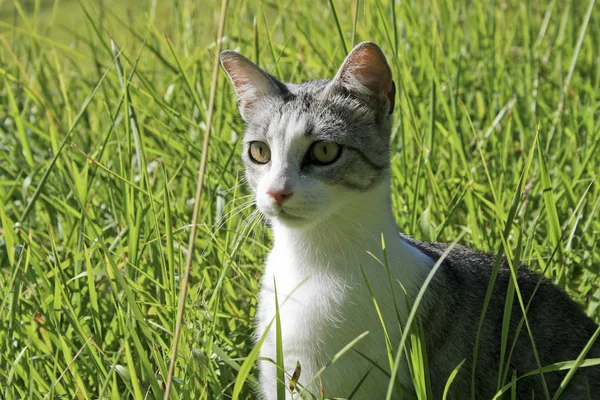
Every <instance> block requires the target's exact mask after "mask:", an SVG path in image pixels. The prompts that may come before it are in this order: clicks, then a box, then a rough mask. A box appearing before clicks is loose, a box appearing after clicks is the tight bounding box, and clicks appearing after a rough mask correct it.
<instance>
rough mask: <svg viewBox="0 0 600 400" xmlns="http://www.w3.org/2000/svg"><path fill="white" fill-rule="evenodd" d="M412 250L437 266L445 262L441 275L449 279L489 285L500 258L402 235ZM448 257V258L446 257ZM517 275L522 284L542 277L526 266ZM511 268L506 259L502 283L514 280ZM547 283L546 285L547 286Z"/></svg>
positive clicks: (456, 245) (464, 247)
mask: <svg viewBox="0 0 600 400" xmlns="http://www.w3.org/2000/svg"><path fill="white" fill-rule="evenodd" d="M402 237H403V239H404V240H406V241H407V242H408V243H409V244H410V245H411V246H413V247H414V248H416V249H418V250H419V251H421V252H422V253H423V254H425V255H427V256H428V257H429V258H431V260H432V261H433V262H434V263H437V262H438V261H439V260H440V259H442V261H441V271H443V273H444V274H446V275H449V277H451V278H453V279H455V280H458V281H463V280H484V281H487V280H488V279H489V277H490V275H491V274H492V271H493V269H494V264H495V263H496V258H497V256H496V255H495V254H491V253H487V252H484V251H480V250H476V249H472V248H470V247H467V246H464V245H461V244H452V243H440V242H425V241H420V240H417V239H414V238H412V237H409V236H405V235H402ZM445 253H447V254H445ZM515 267H517V270H518V272H517V275H518V277H519V281H521V282H531V283H533V284H536V283H537V282H538V281H539V279H540V275H539V274H538V273H537V272H535V271H533V270H531V269H530V268H529V267H528V266H526V265H518V266H515ZM510 273H511V272H510V267H509V264H508V262H507V260H506V258H505V257H502V258H501V260H500V266H499V270H498V279H500V280H501V281H506V280H508V279H510ZM543 283H545V282H543Z"/></svg>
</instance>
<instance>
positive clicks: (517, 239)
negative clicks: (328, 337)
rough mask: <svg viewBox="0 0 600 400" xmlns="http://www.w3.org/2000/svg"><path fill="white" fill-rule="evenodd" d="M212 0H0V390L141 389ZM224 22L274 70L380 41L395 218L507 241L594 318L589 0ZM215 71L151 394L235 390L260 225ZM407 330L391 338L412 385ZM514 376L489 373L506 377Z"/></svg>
mask: <svg viewBox="0 0 600 400" xmlns="http://www.w3.org/2000/svg"><path fill="white" fill-rule="evenodd" d="M220 3H221V2H220V1H217V0H209V1H202V2H188V1H175V0H173V1H154V0H130V1H125V2H120V1H117V0H107V1H104V2H96V1H89V0H88V1H81V2H75V1H71V0H63V1H60V2H58V1H56V2H46V1H40V0H31V1H26V2H18V1H15V2H0V43H2V45H1V49H0V104H2V107H0V150H1V152H0V203H1V204H0V205H1V207H0V222H1V225H2V228H1V231H0V235H1V236H0V269H1V273H0V291H1V293H2V299H1V300H0V324H1V326H2V329H0V392H1V395H0V397H3V398H7V399H13V398H15V399H16V398H38V399H50V398H63V397H65V398H73V397H76V398H85V399H87V398H90V399H91V398H94V399H95V398H114V399H117V398H136V399H140V398H160V397H161V396H163V390H164V387H165V384H166V377H167V375H168V368H169V363H170V361H171V351H172V349H173V339H174V333H175V329H176V324H177V302H178V297H179V295H180V293H181V290H182V287H181V284H182V280H183V276H184V267H185V260H186V257H187V256H188V253H187V251H188V250H187V249H188V246H187V242H188V240H189V236H190V229H191V221H192V211H193V209H194V207H195V206H196V204H194V197H195V191H196V182H197V178H198V173H197V171H198V169H199V165H200V160H201V158H202V157H203V151H202V142H203V140H204V138H205V134H206V132H207V129H208V127H207V118H208V114H209V110H210V107H209V98H210V88H211V74H212V66H213V63H214V59H215V57H216V56H217V54H216V49H217V39H218V38H217V36H218V35H217V23H218V19H219V16H220ZM225 26H226V28H225V35H224V37H223V38H222V46H223V48H228V49H236V50H239V51H241V52H242V53H243V54H245V55H247V56H249V57H250V58H252V59H253V60H254V61H255V62H257V63H258V64H259V65H260V66H261V67H262V68H265V69H266V70H267V71H269V72H271V73H273V74H276V75H278V76H279V77H280V78H281V79H282V80H284V81H299V80H305V79H312V78H321V77H331V76H332V75H333V74H334V73H335V70H336V68H337V67H338V66H339V64H340V63H341V61H342V60H343V58H344V56H345V54H346V51H347V50H348V49H349V48H350V47H351V45H352V44H356V43H358V42H360V41H363V40H373V41H376V42H378V43H379V44H380V45H381V46H382V47H383V48H384V51H385V52H386V54H387V55H388V57H389V60H390V65H391V66H392V69H393V71H394V78H395V81H396V83H397V87H398V99H397V104H396V110H395V114H394V124H393V129H392V157H393V166H392V179H393V189H394V190H393V193H394V197H393V205H394V210H395V215H396V218H397V222H398V225H399V228H400V230H402V231H403V232H406V233H407V234H409V235H413V236H415V237H418V238H421V239H426V240H438V241H448V242H452V241H455V240H456V239H457V238H458V237H459V236H460V235H463V236H462V238H461V242H462V243H464V244H467V245H470V246H473V247H476V248H479V249H482V250H486V251H489V252H492V253H494V254H498V255H501V254H504V255H506V256H507V257H508V258H509V260H510V261H511V263H515V264H517V263H518V261H521V262H524V263H527V264H529V265H531V267H532V268H534V269H536V270H539V271H542V272H543V273H544V274H545V275H546V276H547V277H548V278H550V279H552V280H553V281H554V282H556V283H557V284H559V285H560V286H562V287H564V288H565V289H566V290H567V291H568V292H569V293H570V295H571V296H572V297H573V298H574V299H576V300H577V301H578V302H579V303H580V304H581V305H582V307H585V309H586V311H587V313H588V314H589V315H590V316H592V318H594V319H595V320H596V321H599V320H600V310H599V309H598V305H599V302H600V286H599V284H598V273H599V270H600V182H599V181H598V171H599V170H600V155H599V154H600V147H599V146H600V145H599V144H600V107H599V101H598V100H599V96H600V95H599V93H600V52H598V48H599V45H600V40H599V39H598V38H600V11H599V9H598V7H597V5H595V2H594V1H593V0H592V1H589V0H585V1H583V0H582V1H578V0H567V1H556V0H548V1H545V0H544V1H542V0H528V1H525V2H522V1H517V0H506V1H497V0H495V1H483V0H481V1H473V2H471V1H463V0H455V1H451V0H431V1H417V0H408V1H402V2H394V1H387V0H386V1H384V0H356V1H350V2H342V1H339V0H334V1H329V2H294V1H283V0H273V1H269V2H252V1H244V0H231V1H230V2H229V8H228V13H227V16H226V23H225ZM111 40H112V41H113V42H114V43H115V48H114V49H113V48H111V45H110V43H111ZM216 85H217V91H216V94H217V95H216V98H215V102H214V103H215V107H214V118H213V119H212V123H211V127H212V134H211V137H210V145H209V146H208V150H207V152H206V154H205V156H206V157H207V161H208V162H207V168H206V177H205V180H204V185H203V188H204V191H203V193H202V197H201V198H200V203H199V204H198V205H197V206H198V224H197V225H196V228H197V235H196V239H195V242H194V244H195V246H194V253H193V254H192V255H191V256H193V264H192V268H191V275H190V286H189V291H188V294H187V297H186V302H185V313H184V319H183V325H182V330H181V338H180V341H179V347H178V351H177V358H176V360H175V370H174V381H173V387H172V390H171V398H173V399H175V398H184V399H198V398H199V399H215V398H229V397H231V396H234V397H235V398H253V397H254V395H253V384H254V382H255V378H254V377H253V371H254V370H253V365H254V363H253V361H254V360H255V359H256V357H257V353H256V348H255V347H254V340H253V336H252V334H253V317H254V314H255V311H256V294H257V292H258V287H259V279H260V274H261V270H262V267H261V265H262V263H263V261H264V258H265V255H266V253H267V251H268V248H269V243H270V233H269V231H268V229H267V227H266V226H265V225H264V221H263V219H262V217H261V216H260V215H259V214H258V213H256V212H255V211H254V210H253V207H252V202H251V198H250V197H249V196H248V195H249V192H248V189H247V187H246V186H245V182H244V179H243V169H242V166H241V163H240V161H239V150H240V149H239V148H240V146H239V143H240V138H241V135H242V132H243V129H244V126H243V123H242V121H241V119H240V118H239V114H238V111H237V108H236V104H235V99H234V95H233V90H232V89H231V88H230V86H229V85H228V83H227V82H226V78H225V76H224V75H223V74H222V73H221V74H219V75H218V78H217V81H216ZM515 267H516V265H515ZM510 290H511V293H512V294H511V295H512V296H514V299H515V300H514V301H521V300H520V298H519V296H520V295H519V291H518V287H512V286H511V289H510ZM398 293H399V292H398ZM521 306H522V307H523V308H526V307H527V304H524V303H522V302H521ZM373 312H376V311H375V309H374V310H373ZM526 325H527V324H526V321H524V323H523V327H522V329H524V330H525V331H526V330H527V326H526ZM415 329H416V331H412V332H409V331H407V335H409V334H410V335H411V336H413V337H415V340H414V341H411V340H409V339H408V338H404V340H403V341H402V346H404V345H405V344H406V346H409V349H408V350H407V351H410V352H411V354H413V355H414V357H413V358H412V359H411V365H412V367H411V368H413V370H414V371H416V372H415V380H416V383H417V385H416V386H417V387H418V388H420V389H419V390H421V389H422V392H423V393H426V382H424V381H423V379H422V378H423V376H424V375H423V374H424V372H419V371H422V370H423V369H424V368H425V367H424V364H423V361H424V357H423V351H426V349H421V348H419V347H418V340H417V339H416V338H418V335H419V332H418V325H415ZM505 339H506V338H505ZM357 340H359V339H357ZM409 342H414V345H410V343H409ZM398 345H399V344H398V343H392V344H391V348H390V368H392V367H396V365H398V364H397V363H398V362H399V361H398V360H399V357H398V347H397V346H398ZM503 348H504V349H505V350H507V353H506V357H507V359H506V360H505V362H506V365H508V359H509V358H510V356H511V351H510V349H511V343H507V341H506V340H505V343H503ZM419 354H420V355H419ZM340 356H341V357H343V355H342V354H340ZM586 362H587V361H584V360H583V359H581V360H578V364H584V365H587V364H586ZM567 367H568V366H567ZM238 374H240V375H239V376H240V377H241V379H236V377H238ZM517 378H518V377H513V376H511V375H510V371H508V369H507V368H504V366H502V365H500V366H499V373H498V376H497V377H491V378H490V379H494V380H497V382H498V387H499V389H502V390H503V391H507V392H509V393H510V390H511V388H510V383H511V381H513V380H515V379H517ZM390 390H392V389H390ZM550 395H552V394H550Z"/></svg>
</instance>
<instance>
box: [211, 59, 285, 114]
mask: <svg viewBox="0 0 600 400" xmlns="http://www.w3.org/2000/svg"><path fill="white" fill-rule="evenodd" d="M221 65H222V66H223V69H224V70H225V72H226V73H227V76H229V80H231V83H232V84H233V87H234V88H235V92H236V93H237V96H238V104H239V107H240V113H241V114H242V118H243V119H244V120H248V118H251V117H252V112H253V109H254V108H255V106H256V105H257V104H258V103H260V100H262V99H264V98H265V97H267V96H278V95H282V94H283V92H284V90H285V85H284V84H283V83H281V82H279V81H278V80H277V79H275V78H274V77H272V76H271V75H269V74H267V73H266V72H265V71H263V70H262V69H260V68H259V67H258V66H257V65H256V64H254V63H253V62H252V61H250V60H248V59H247V58H246V57H244V56H243V55H241V54H239V53H237V52H235V51H230V50H225V51H223V52H221Z"/></svg>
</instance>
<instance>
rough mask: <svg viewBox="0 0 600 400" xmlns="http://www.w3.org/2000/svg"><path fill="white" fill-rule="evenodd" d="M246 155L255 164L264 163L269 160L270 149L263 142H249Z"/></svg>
mask: <svg viewBox="0 0 600 400" xmlns="http://www.w3.org/2000/svg"><path fill="white" fill-rule="evenodd" d="M248 156H250V159H251V160H252V161H253V162H255V163H256V164H266V163H268V162H269V161H271V150H270V149H269V146H267V145H266V144H265V143H263V142H250V149H249V150H248Z"/></svg>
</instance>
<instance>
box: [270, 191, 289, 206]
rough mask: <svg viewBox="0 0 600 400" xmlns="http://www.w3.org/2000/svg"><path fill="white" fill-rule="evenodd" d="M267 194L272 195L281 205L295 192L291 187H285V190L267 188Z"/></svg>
mask: <svg viewBox="0 0 600 400" xmlns="http://www.w3.org/2000/svg"><path fill="white" fill-rule="evenodd" d="M267 194H268V195H269V196H271V197H272V198H273V200H275V203H277V205H278V206H280V205H281V204H283V202H284V201H286V200H287V199H289V198H290V197H292V195H293V194H294V192H292V191H291V190H289V189H283V190H273V189H269V190H267Z"/></svg>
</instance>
